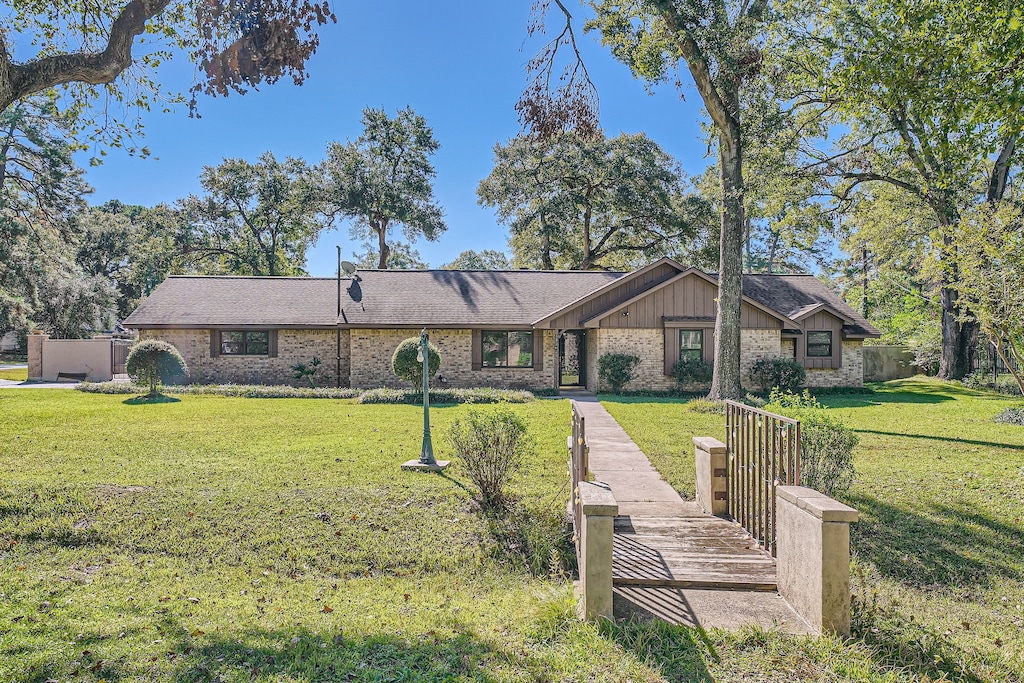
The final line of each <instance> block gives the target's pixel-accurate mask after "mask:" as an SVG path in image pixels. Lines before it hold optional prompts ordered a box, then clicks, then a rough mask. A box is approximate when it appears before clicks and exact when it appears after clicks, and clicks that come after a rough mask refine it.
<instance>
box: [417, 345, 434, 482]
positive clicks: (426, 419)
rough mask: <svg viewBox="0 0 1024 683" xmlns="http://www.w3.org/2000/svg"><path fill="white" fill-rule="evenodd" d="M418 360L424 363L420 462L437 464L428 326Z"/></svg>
mask: <svg viewBox="0 0 1024 683" xmlns="http://www.w3.org/2000/svg"><path fill="white" fill-rule="evenodd" d="M416 360H418V361H420V362H421V363H423V448H422V449H421V450H420V462H421V463H423V464H424V465H433V466H436V465H437V460H435V459H434V444H433V442H431V440H430V336H429V335H428V334H427V330H426V328H423V331H422V332H420V350H419V352H418V353H417V354H416Z"/></svg>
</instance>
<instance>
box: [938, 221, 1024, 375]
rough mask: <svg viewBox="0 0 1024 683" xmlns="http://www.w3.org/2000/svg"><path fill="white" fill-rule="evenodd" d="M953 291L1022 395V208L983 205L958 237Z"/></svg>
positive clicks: (963, 223)
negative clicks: (956, 269) (1006, 368)
mask: <svg viewBox="0 0 1024 683" xmlns="http://www.w3.org/2000/svg"><path fill="white" fill-rule="evenodd" d="M957 243H958V245H959V249H958V250H957V267H958V273H959V275H960V279H959V280H958V281H957V283H956V285H955V287H956V289H957V292H958V293H959V294H960V296H961V297H963V299H964V302H965V303H966V305H967V306H966V309H967V310H968V311H969V313H966V314H965V315H969V316H970V318H971V319H972V320H974V321H976V322H977V323H978V324H979V325H980V327H981V330H982V332H983V333H984V334H985V336H986V337H987V338H988V340H989V341H990V342H991V343H992V345H993V346H994V347H995V350H996V353H997V354H999V357H1000V358H1001V359H1002V361H1003V363H1004V364H1005V365H1006V366H1007V367H1008V368H1009V370H1010V373H1011V374H1012V375H1013V378H1014V379H1015V380H1016V382H1017V386H1018V387H1019V388H1020V391H1021V393H1022V394H1024V373H1022V372H1021V368H1024V207H1022V206H1021V205H1010V204H1009V203H1007V204H1006V205H1004V206H1001V207H998V208H996V207H990V206H983V207H981V208H978V209H975V210H974V211H972V212H971V213H970V214H968V215H967V216H965V219H964V220H963V221H962V223H961V224H960V226H959V230H958V233H957Z"/></svg>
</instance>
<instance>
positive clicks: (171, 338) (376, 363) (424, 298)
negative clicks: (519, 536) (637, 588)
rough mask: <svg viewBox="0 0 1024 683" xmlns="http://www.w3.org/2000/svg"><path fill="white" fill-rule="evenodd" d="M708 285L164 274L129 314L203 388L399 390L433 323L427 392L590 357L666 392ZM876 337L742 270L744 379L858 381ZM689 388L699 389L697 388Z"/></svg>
mask: <svg viewBox="0 0 1024 683" xmlns="http://www.w3.org/2000/svg"><path fill="white" fill-rule="evenodd" d="M716 296H717V282H716V280H715V278H714V276H713V275H709V274H707V273H704V272H702V271H700V270H697V269H693V268H686V267H684V266H681V265H679V264H678V263H676V262H674V261H672V260H670V259H661V260H660V261H657V262H655V263H653V264H651V265H649V266H647V267H645V268H642V269H640V270H637V271H634V272H632V273H606V272H578V271H373V270H371V271H365V272H361V273H359V274H358V275H357V276H355V277H353V278H348V279H343V280H342V281H340V282H339V281H338V280H335V279H329V278H268V277H263V278H258V277H220V276H209V277H171V278H169V279H168V280H167V281H165V282H164V283H163V284H161V285H160V286H159V287H158V288H157V289H156V290H155V291H154V292H153V293H152V295H151V296H150V297H149V298H148V299H146V300H145V301H144V302H143V303H142V304H141V305H140V306H139V308H138V309H137V310H136V311H135V312H134V313H133V314H132V315H131V316H129V318H128V319H127V320H126V321H125V325H126V326H127V327H132V328H136V329H138V331H139V335H140V337H141V338H155V339H162V340H165V341H168V342H170V343H171V344H173V345H174V346H175V347H176V348H178V350H179V351H180V352H181V353H182V356H183V357H184V359H185V361H186V363H187V364H188V366H189V369H190V377H189V380H190V381H192V382H197V383H244V384H297V383H298V382H299V380H296V379H295V377H294V373H293V371H292V366H293V365H295V364H296V363H300V362H308V361H309V360H311V359H312V358H314V357H316V358H320V359H321V366H320V371H319V372H318V373H317V376H316V377H317V381H318V384H320V385H321V386H324V385H328V386H348V387H353V388H357V389H368V388H374V387H381V386H384V387H396V388H398V387H403V386H408V385H407V383H405V382H403V381H402V380H399V379H398V378H397V377H396V376H395V375H394V373H393V372H392V371H391V357H392V354H393V353H394V350H395V348H396V347H397V346H398V344H399V343H400V342H401V341H402V340H403V339H406V338H409V337H414V336H418V334H419V332H420V330H421V329H422V328H426V329H427V330H428V332H429V333H430V336H431V342H432V343H433V344H434V345H435V346H437V347H438V349H439V350H440V352H441V358H442V364H441V369H440V371H439V373H438V377H437V378H436V379H435V380H434V381H435V383H436V384H441V385H444V386H450V387H477V386H490V387H497V388H523V389H545V388H554V387H558V386H560V385H566V384H573V385H579V386H585V387H586V388H588V389H591V390H594V391H599V390H604V389H606V388H607V387H605V386H603V385H601V383H600V381H599V379H598V371H597V361H598V359H599V358H600V357H601V356H603V355H604V354H607V353H629V354H633V355H636V356H638V357H639V358H640V364H639V366H638V367H637V370H636V377H635V378H634V379H633V380H632V381H631V382H630V383H629V384H627V385H626V386H625V387H624V388H625V389H627V390H637V389H650V390H666V389H669V388H671V387H672V386H673V385H674V380H673V378H672V377H671V375H670V372H671V368H672V366H673V365H674V364H675V362H676V361H677V360H678V359H679V357H680V355H681V354H683V353H686V354H689V355H694V356H697V357H700V358H702V359H703V360H705V361H707V362H710V361H711V360H712V359H713V345H714V317H715V312H716V311H715V306H716V304H715V299H716ZM872 336H878V332H877V330H875V329H874V328H872V327H871V326H870V325H869V324H868V323H867V321H865V320H863V319H862V318H860V317H859V316H857V314H856V313H855V312H854V311H852V310H851V309H850V308H849V307H848V306H846V304H845V303H843V302H842V301H841V300H840V299H839V298H838V297H836V296H835V295H834V294H832V293H831V292H829V291H828V290H827V289H826V288H825V287H824V285H823V284H822V283H821V282H819V281H818V280H817V279H815V278H813V277H811V276H806V275H753V276H751V275H747V276H744V298H743V310H742V331H741V355H740V357H741V370H742V374H743V379H744V383H745V384H749V370H750V367H751V365H753V363H754V362H755V361H756V360H757V359H759V358H772V357H780V356H782V357H789V358H796V359H798V360H800V361H801V362H802V363H803V364H804V365H805V367H807V385H808V386H814V387H824V386H859V385H861V384H862V383H863V357H862V353H861V347H862V344H863V339H865V338H867V337H872ZM693 388H697V387H693Z"/></svg>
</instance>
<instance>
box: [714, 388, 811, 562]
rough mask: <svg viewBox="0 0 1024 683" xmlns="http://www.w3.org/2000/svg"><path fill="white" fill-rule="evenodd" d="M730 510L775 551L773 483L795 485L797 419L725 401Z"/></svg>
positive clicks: (755, 538)
mask: <svg viewBox="0 0 1024 683" xmlns="http://www.w3.org/2000/svg"><path fill="white" fill-rule="evenodd" d="M725 427H726V437H725V438H726V447H727V452H728V475H727V485H726V491H727V498H728V502H729V504H728V512H729V515H730V516H731V517H732V518H733V519H735V520H736V521H737V522H739V524H740V525H741V526H742V527H743V528H744V529H746V530H747V532H748V533H750V535H751V536H753V537H754V540H756V541H757V542H758V543H759V544H760V545H761V547H762V548H764V549H765V550H767V551H768V552H770V553H771V554H772V556H773V557H774V556H775V555H776V552H777V548H776V521H777V517H776V504H775V489H776V487H778V486H799V485H800V422H799V421H797V420H794V419H792V418H788V417H783V416H782V415H775V414H774V413H769V412H766V411H764V410H759V409H757V408H752V407H750V406H748V405H745V404H743V403H737V402H736V401H726V402H725Z"/></svg>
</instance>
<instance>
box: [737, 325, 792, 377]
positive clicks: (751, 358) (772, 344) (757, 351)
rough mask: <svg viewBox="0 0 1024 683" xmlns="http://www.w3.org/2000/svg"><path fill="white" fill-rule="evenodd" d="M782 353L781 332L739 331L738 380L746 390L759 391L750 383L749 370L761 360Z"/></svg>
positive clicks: (775, 356) (776, 356)
mask: <svg viewBox="0 0 1024 683" xmlns="http://www.w3.org/2000/svg"><path fill="white" fill-rule="evenodd" d="M781 355H783V353H782V331H781V330H740V378H741V381H742V382H743V387H744V388H746V389H760V387H758V386H756V385H755V384H754V383H753V382H751V381H750V368H751V367H752V366H753V365H754V363H755V362H757V361H758V360H759V359H761V358H778V357H779V356H781Z"/></svg>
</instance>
